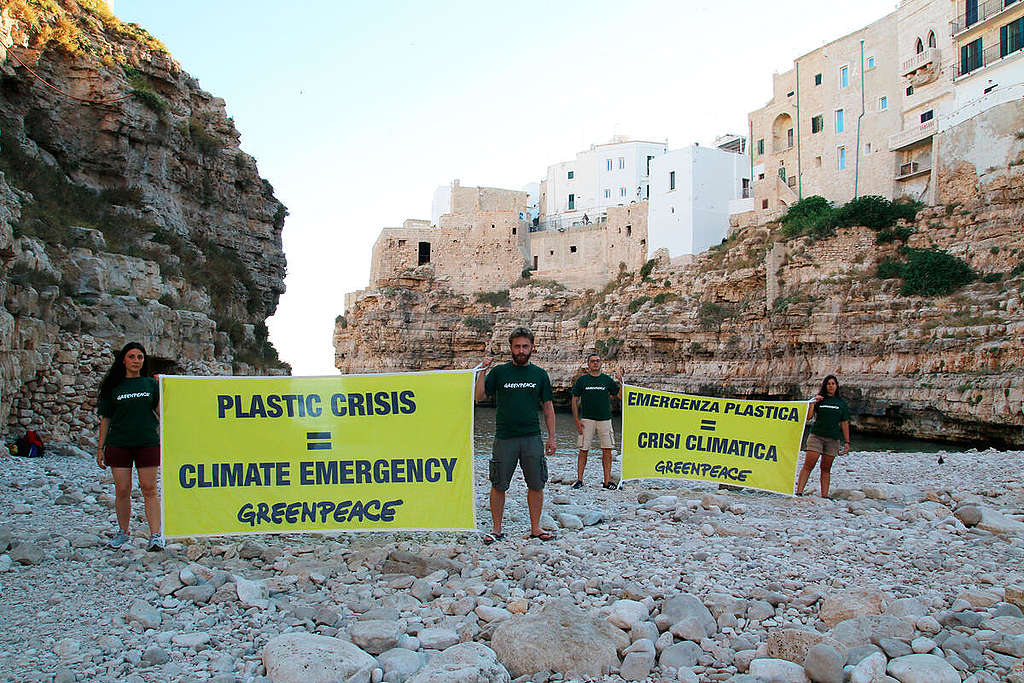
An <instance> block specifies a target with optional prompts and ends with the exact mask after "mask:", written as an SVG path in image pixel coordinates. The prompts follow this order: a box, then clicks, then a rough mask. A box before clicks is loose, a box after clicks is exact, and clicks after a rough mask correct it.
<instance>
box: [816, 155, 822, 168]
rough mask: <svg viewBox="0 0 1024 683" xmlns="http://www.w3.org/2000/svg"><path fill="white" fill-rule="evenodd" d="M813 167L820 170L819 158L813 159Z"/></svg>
mask: <svg viewBox="0 0 1024 683" xmlns="http://www.w3.org/2000/svg"><path fill="white" fill-rule="evenodd" d="M814 167H815V168H821V157H814Z"/></svg>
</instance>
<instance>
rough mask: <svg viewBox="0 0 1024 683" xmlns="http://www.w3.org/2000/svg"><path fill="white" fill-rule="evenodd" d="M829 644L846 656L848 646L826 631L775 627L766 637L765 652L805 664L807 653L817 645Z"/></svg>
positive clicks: (769, 655) (777, 657)
mask: <svg viewBox="0 0 1024 683" xmlns="http://www.w3.org/2000/svg"><path fill="white" fill-rule="evenodd" d="M819 644H820V645H828V646H829V647H833V648H835V649H836V650H838V651H839V652H840V653H842V655H843V657H844V658H845V657H846V649H847V648H846V646H845V645H843V644H842V643H840V642H838V641H836V640H834V639H832V638H829V637H828V636H827V635H825V634H824V633H819V632H817V631H810V630H806V629H802V628H781V629H775V630H773V631H771V632H770V633H769V634H768V637H767V638H766V639H765V654H767V655H768V657H771V658H773V659H785V660H786V661H788V662H794V663H796V664H803V663H804V660H805V659H806V658H807V653H808V652H809V651H810V649H811V648H812V647H814V646H815V645H819Z"/></svg>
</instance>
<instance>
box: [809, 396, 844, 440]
mask: <svg viewBox="0 0 1024 683" xmlns="http://www.w3.org/2000/svg"><path fill="white" fill-rule="evenodd" d="M849 421H850V408H849V407H848V406H847V405H846V401H844V400H843V399H841V398H838V397H836V396H826V397H825V398H823V399H821V402H820V403H818V407H817V408H815V409H814V424H813V425H811V434H817V435H818V436H822V437H825V438H826V439H842V438H843V430H842V428H841V427H840V426H839V423H840V422H849Z"/></svg>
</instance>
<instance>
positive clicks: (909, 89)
mask: <svg viewBox="0 0 1024 683" xmlns="http://www.w3.org/2000/svg"><path fill="white" fill-rule="evenodd" d="M913 94H914V86H912V85H908V86H907V97H910V96H911V95H913Z"/></svg>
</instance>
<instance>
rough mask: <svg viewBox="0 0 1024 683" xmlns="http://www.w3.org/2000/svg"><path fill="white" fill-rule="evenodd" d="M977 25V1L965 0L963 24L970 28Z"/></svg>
mask: <svg viewBox="0 0 1024 683" xmlns="http://www.w3.org/2000/svg"><path fill="white" fill-rule="evenodd" d="M976 23H978V0H967V3H966V5H965V6H964V24H965V25H967V26H970V25H971V24H976Z"/></svg>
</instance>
